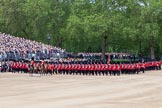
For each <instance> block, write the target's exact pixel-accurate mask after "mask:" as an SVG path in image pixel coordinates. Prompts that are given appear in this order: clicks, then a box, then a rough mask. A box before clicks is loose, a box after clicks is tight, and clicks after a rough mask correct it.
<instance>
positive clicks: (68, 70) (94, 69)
mask: <svg viewBox="0 0 162 108" xmlns="http://www.w3.org/2000/svg"><path fill="white" fill-rule="evenodd" d="M31 65H32V67H33V70H35V71H33V73H42V74H69V75H114V76H115V75H120V74H138V73H140V72H141V73H144V72H145V71H147V70H161V66H162V61H150V62H145V63H130V64H126V63H125V64H103V63H93V64H91V63H86V64H79V63H45V62H44V61H43V62H42V61H41V62H37V63H35V62H32V64H31V63H28V62H12V64H11V66H10V70H9V71H11V72H13V73H16V72H18V73H19V72H21V73H22V72H24V73H28V72H29V67H30V66H31ZM42 66H43V68H40V67H42ZM42 69H43V71H44V72H43V71H42Z"/></svg>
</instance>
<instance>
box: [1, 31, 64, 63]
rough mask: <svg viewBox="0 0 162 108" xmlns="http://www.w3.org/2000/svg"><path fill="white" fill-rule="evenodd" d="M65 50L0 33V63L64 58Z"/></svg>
mask: <svg viewBox="0 0 162 108" xmlns="http://www.w3.org/2000/svg"><path fill="white" fill-rule="evenodd" d="M65 53H66V51H65V50H64V49H61V48H58V47H54V46H51V45H46V44H43V43H41V42H36V41H32V40H28V39H25V38H20V37H14V36H11V35H9V34H5V33H1V32H0V61H2V60H4V59H6V60H15V59H16V60H18V59H31V58H32V57H35V58H36V59H38V60H40V59H50V58H52V57H53V58H56V57H64V56H65Z"/></svg>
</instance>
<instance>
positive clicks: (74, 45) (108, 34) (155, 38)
mask: <svg viewBox="0 0 162 108" xmlns="http://www.w3.org/2000/svg"><path fill="white" fill-rule="evenodd" d="M0 31H1V32H5V33H9V34H12V35H15V36H20V37H25V38H27V39H32V40H37V41H41V42H44V43H47V42H48V41H47V34H48V33H49V34H50V36H51V45H54V46H58V47H62V48H65V49H67V51H72V52H103V54H104V53H105V52H130V53H136V54H141V53H142V54H144V55H151V57H152V58H154V56H159V55H160V54H161V53H162V36H161V33H162V1H161V0H1V1H0Z"/></svg>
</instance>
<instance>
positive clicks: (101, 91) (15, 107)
mask: <svg viewBox="0 0 162 108" xmlns="http://www.w3.org/2000/svg"><path fill="white" fill-rule="evenodd" d="M0 108H162V71H148V72H146V73H144V74H143V73H140V74H139V75H122V76H79V75H78V76H77V75H74V76H73V75H52V76H50V75H48V76H42V77H39V76H35V77H29V75H28V74H17V73H16V74H12V73H0Z"/></svg>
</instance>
